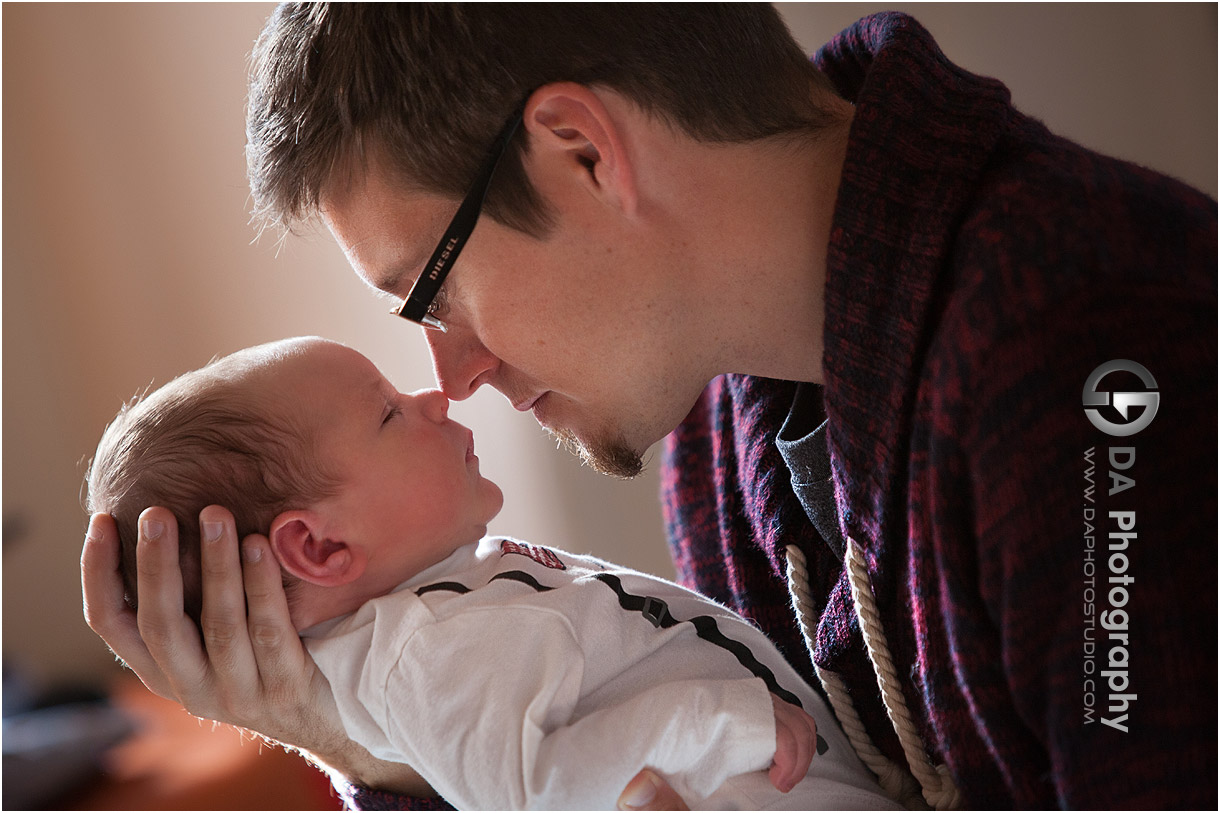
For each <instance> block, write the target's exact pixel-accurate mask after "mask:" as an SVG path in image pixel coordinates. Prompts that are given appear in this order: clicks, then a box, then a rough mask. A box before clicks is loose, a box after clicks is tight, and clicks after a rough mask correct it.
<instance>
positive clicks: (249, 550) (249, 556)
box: [243, 543, 263, 562]
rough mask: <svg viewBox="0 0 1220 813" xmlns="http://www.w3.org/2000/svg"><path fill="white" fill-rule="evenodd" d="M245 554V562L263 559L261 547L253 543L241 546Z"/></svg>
mask: <svg viewBox="0 0 1220 813" xmlns="http://www.w3.org/2000/svg"><path fill="white" fill-rule="evenodd" d="M243 550H244V552H245V554H246V561H247V562H261V561H262V560H263V549H262V548H261V547H259V546H258V545H255V544H253V543H251V544H249V545H246V546H245V548H243Z"/></svg>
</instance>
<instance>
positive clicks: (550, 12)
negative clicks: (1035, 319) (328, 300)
mask: <svg viewBox="0 0 1220 813" xmlns="http://www.w3.org/2000/svg"><path fill="white" fill-rule="evenodd" d="M557 81H572V82H577V83H580V84H584V85H597V86H603V87H607V88H610V89H612V90H614V91H616V92H618V93H621V94H623V95H624V96H626V97H627V98H628V99H630V100H631V101H632V102H633V103H634V104H635V105H637V106H638V107H639V108H640V109H642V110H644V111H646V112H648V113H650V114H654V115H658V116H661V117H663V118H664V119H666V120H668V121H669V122H671V123H672V124H673V125H675V126H676V127H678V128H680V129H681V130H682V131H684V132H686V133H687V134H689V135H690V136H691V137H693V138H696V139H699V140H704V141H719V142H741V141H750V140H754V139H760V138H766V137H769V136H774V135H778V134H783V133H794V132H800V131H810V130H817V129H820V128H821V127H824V126H825V125H826V124H827V123H829V122H830V121H831V116H830V115H829V114H827V113H826V112H825V111H824V110H823V109H822V108H821V106H819V105H818V104H817V103H816V101H815V99H814V90H815V89H817V88H820V89H821V90H822V91H824V92H825V93H829V94H833V90H832V89H831V88H830V84H829V82H827V81H826V80H825V78H824V77H822V75H821V74H819V73H818V72H817V71H816V70H815V69H814V68H813V66H812V64H811V63H810V62H809V60H808V58H807V56H806V54H804V53H803V52H802V50H801V48H800V46H799V45H798V44H797V43H796V41H795V40H794V39H793V38H792V36H791V34H790V33H789V32H788V29H787V28H786V26H785V25H784V23H783V21H782V19H781V18H780V16H779V14H778V13H777V12H776V11H775V9H774V8H772V7H771V6H770V5H769V4H753V3H751V4H704V3H690V4H687V3H677V4H668V3H641V4H617V3H556V4H551V3H537V4H534V3H528V4H519V5H518V4H498V3H472V4H461V3H459V4H431V3H402V4H398V3H386V4H382V3H350V4H349V3H333V4H332V3H316V4H315V3H285V4H283V5H281V6H279V7H278V8H277V9H276V11H275V13H274V14H273V15H272V16H271V19H270V20H269V21H268V23H267V25H266V27H265V28H264V30H263V32H262V35H261V36H260V37H259V40H258V42H257V44H256V45H255V49H254V54H253V69H252V73H251V80H250V95H249V106H248V111H247V119H246V135H247V145H246V160H247V165H248V170H249V178H250V188H251V192H252V194H253V200H254V211H255V215H256V217H258V218H260V219H261V220H262V221H263V222H264V224H272V223H273V224H277V225H280V226H283V227H291V226H293V225H294V224H295V223H296V222H298V221H300V220H303V219H307V218H308V217H310V216H312V215H313V214H315V213H316V210H317V206H318V203H319V199H320V196H321V195H322V194H323V192H324V189H325V186H326V184H327V183H328V182H330V181H331V180H332V174H333V173H334V172H335V171H336V170H337V169H347V170H358V169H359V168H360V167H361V166H362V165H363V162H364V160H365V158H366V156H367V155H368V151H369V150H371V149H378V150H379V151H380V153H381V155H383V156H384V157H386V158H388V161H387V163H388V165H389V169H390V171H392V172H394V173H395V174H396V175H397V176H398V177H397V178H396V181H398V182H399V183H401V184H403V186H404V188H407V189H413V190H416V191H421V192H428V193H433V194H439V195H443V196H445V197H448V198H452V199H455V200H456V199H459V198H461V197H462V195H463V193H464V192H465V189H466V186H467V185H468V184H469V183H470V182H471V179H472V178H473V177H474V175H475V173H476V171H477V168H478V166H479V164H480V162H481V161H482V159H483V157H484V155H485V154H486V151H487V149H488V147H489V145H490V144H491V142H492V140H493V139H494V137H495V134H496V133H497V132H498V131H499V129H500V128H501V126H502V125H503V123H504V121H505V120H506V119H507V118H508V116H509V115H511V114H512V112H513V111H514V109H515V108H516V107H517V106H518V105H520V104H521V103H522V102H523V101H524V99H525V97H526V96H527V94H529V93H530V92H531V91H533V90H534V89H536V88H538V87H540V86H542V85H545V84H547V83H550V82H557ZM817 98H822V97H821V96H818V97H817ZM523 141H524V139H521V138H520V137H518V138H516V139H514V144H513V146H512V147H510V149H509V150H508V152H507V153H506V155H505V156H504V158H503V160H502V161H501V164H500V167H499V169H498V170H497V175H496V183H495V184H493V188H492V190H491V192H490V193H489V195H488V198H487V202H486V208H485V211H486V212H487V213H488V214H489V215H490V216H492V217H493V218H495V219H496V220H498V221H500V222H502V223H505V224H507V225H509V226H512V227H514V228H518V229H520V230H522V231H526V232H530V233H534V234H541V233H542V232H544V231H545V228H546V223H547V218H546V212H545V206H544V205H543V202H542V201H540V200H539V198H538V195H537V194H536V192H535V191H534V190H533V189H532V187H531V186H530V184H529V182H528V179H527V178H526V176H525V173H524V171H523V168H522V157H523V153H522V143H523Z"/></svg>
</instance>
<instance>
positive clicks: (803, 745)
mask: <svg viewBox="0 0 1220 813" xmlns="http://www.w3.org/2000/svg"><path fill="white" fill-rule="evenodd" d="M771 705H772V707H773V708H774V709H775V758H774V759H773V760H772V762H771V770H770V771H769V772H768V774H767V776H768V777H769V778H770V779H771V784H772V785H775V787H776V788H777V789H778V790H779V791H780V792H782V793H787V792H788V791H790V790H792V789H793V788H794V787H796V783H797V782H800V781H801V779H803V778H804V777H805V773H806V772H807V771H808V770H809V764H810V763H811V762H812V761H813V755H814V752H815V751H816V749H817V738H818V726H817V723H815V722H814V720H813V718H812V717H810V716H809V715H808V714H806V713H805V711H804V709H802V708H800V707H799V706H794V705H792V704H790V703H785V702H784V701H783V700H780V699H779V698H778V697H776V696H775V695H771Z"/></svg>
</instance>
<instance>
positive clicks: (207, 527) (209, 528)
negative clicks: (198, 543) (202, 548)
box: [203, 521, 225, 542]
mask: <svg viewBox="0 0 1220 813" xmlns="http://www.w3.org/2000/svg"><path fill="white" fill-rule="evenodd" d="M224 530H225V524H224V523H223V522H206V521H205V522H204V523H203V538H204V541H206V542H215V541H216V540H217V539H220V535H221V534H222V533H224Z"/></svg>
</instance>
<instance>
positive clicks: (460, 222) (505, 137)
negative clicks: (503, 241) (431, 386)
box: [398, 110, 522, 330]
mask: <svg viewBox="0 0 1220 813" xmlns="http://www.w3.org/2000/svg"><path fill="white" fill-rule="evenodd" d="M521 113H522V111H520V110H518V111H517V113H516V115H514V116H513V117H512V119H510V120H509V122H508V124H507V125H505V127H504V129H503V130H502V131H501V132H500V134H499V135H498V136H497V137H496V140H495V142H494V143H493V144H492V148H491V151H490V152H489V154H488V156H487V160H486V161H484V163H483V166H482V167H480V169H479V174H478V176H477V177H476V178H475V182H474V184H473V185H472V186H471V188H470V194H469V195H467V196H466V199H465V200H463V201H462V205H461V206H459V207H458V210H457V212H455V213H454V215H453V218H452V219H451V220H450V221H449V225H448V226H447V227H446V228H445V233H444V236H443V237H442V238H441V241H440V243H439V244H438V245H437V247H436V250H435V251H433V252H432V256H431V257H429V258H428V263H427V265H425V266H424V271H423V272H422V273H421V274H420V275H419V278H418V279H417V280H415V284H414V285H412V286H411V291H410V293H408V294H407V298H406V300H404V301H403V303H402V307H401V308H399V309H398V315H399V316H402V317H403V318H405V319H410V320H411V321H413V322H420V323H423V324H427V325H428V326H429V327H438V328H439V329H440V330H444V325H443V323H441V322H440V321H438V320H436V319H433V318H432V317H431V316H429V315H428V306H429V304H430V303H431V302H432V300H433V299H434V298H435V297H436V294H437V292H438V291H440V288H441V285H443V284H444V282H445V277H446V276H448V275H449V258H450V257H453V256H455V255H456V254H457V253H458V252H460V251H461V250H462V247H463V246H464V245H466V241H467V240H468V239H470V235H471V233H473V232H474V227H475V224H476V223H477V222H478V219H479V212H480V211H481V210H482V208H483V201H484V199H485V198H486V197H487V190H488V189H489V188H490V187H491V179H492V176H493V175H494V174H495V171H496V166H497V165H498V164H499V159H500V157H501V155H502V153H503V152H504V150H505V149H506V148H507V147H508V142H509V141H511V140H512V137H513V136H514V135H515V134H516V132H517V127H518V126H520V124H521Z"/></svg>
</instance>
